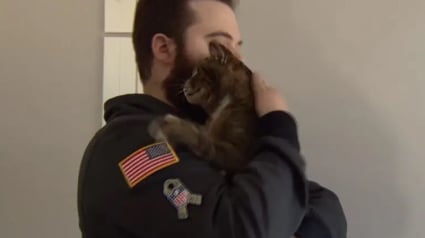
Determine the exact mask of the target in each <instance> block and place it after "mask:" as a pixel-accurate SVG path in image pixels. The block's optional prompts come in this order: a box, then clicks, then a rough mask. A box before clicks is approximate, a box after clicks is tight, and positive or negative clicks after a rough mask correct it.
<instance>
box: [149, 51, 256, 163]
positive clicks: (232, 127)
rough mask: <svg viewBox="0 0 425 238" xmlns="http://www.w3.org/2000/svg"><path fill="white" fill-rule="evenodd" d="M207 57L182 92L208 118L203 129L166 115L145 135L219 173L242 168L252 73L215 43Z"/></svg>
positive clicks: (248, 140) (248, 139)
mask: <svg viewBox="0 0 425 238" xmlns="http://www.w3.org/2000/svg"><path fill="white" fill-rule="evenodd" d="M210 54H211V56H210V57H208V58H207V59H205V60H204V61H202V62H201V63H200V64H199V65H198V67H197V68H196V70H195V72H194V75H193V76H192V77H191V78H190V79H189V80H188V81H187V82H186V84H185V85H184V90H183V91H184V94H185V96H186V98H187V100H188V101H189V102H190V103H192V104H196V105H200V106H202V107H203V108H204V110H205V111H206V112H207V113H208V114H209V119H208V121H207V122H206V124H205V125H198V124H194V123H192V122H190V121H187V120H183V119H180V118H178V117H175V116H172V115H167V116H165V117H163V118H160V119H157V120H154V122H153V123H152V124H151V125H150V128H149V131H150V134H151V135H152V136H153V137H154V138H155V139H156V140H167V141H168V142H169V143H170V144H172V145H184V146H187V147H188V148H189V149H190V150H191V151H192V152H194V153H195V154H196V155H197V156H198V157H199V158H200V159H203V160H206V161H208V162H210V163H211V164H212V165H214V166H216V167H218V168H219V169H224V170H227V171H229V170H235V169H238V168H241V167H242V166H243V165H244V164H245V162H247V159H248V158H249V153H250V151H251V149H252V146H253V141H254V137H255V134H256V120H257V116H256V113H255V107H254V95H253V91H252V88H251V81H252V73H251V71H250V70H249V69H248V67H246V66H245V65H244V64H243V63H242V62H241V61H240V60H239V59H237V58H236V57H235V56H234V55H233V54H232V53H231V52H230V51H229V50H227V49H226V48H225V47H224V46H222V45H220V44H218V43H211V44H210Z"/></svg>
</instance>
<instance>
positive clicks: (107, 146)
mask: <svg viewBox="0 0 425 238" xmlns="http://www.w3.org/2000/svg"><path fill="white" fill-rule="evenodd" d="M168 113H171V114H175V115H177V116H182V115H179V114H178V113H177V112H176V111H175V110H174V109H173V108H172V107H171V106H169V105H167V104H165V103H162V102H161V101H159V100H157V99H155V98H153V97H151V96H148V95H140V94H137V95H124V96H119V97H116V98H113V99H111V100H109V101H108V102H106V104H105V121H106V125H105V126H104V127H103V128H102V129H100V130H99V131H98V132H97V133H96V135H95V136H94V137H93V138H92V140H91V141H90V143H89V145H88V146H87V148H86V151H85V153H84V157H83V160H82V163H81V168H80V174H79V187H78V211H79V222H80V229H81V231H82V234H83V237H86V238H92V237H93V238H94V237H96V238H97V237H120V238H125V237H129V238H130V237H131V238H133V237H155V238H161V237H164V238H165V237H167V238H169V237H182V238H183V237H184V238H190V237H194V238H195V237H196V238H199V237H243V238H249V237H256V238H260V237H270V238H274V237H276V238H283V237H291V236H292V235H293V234H297V236H300V237H302V238H309V237H318V238H327V237H329V238H340V237H341V238H342V237H345V233H346V223H345V216H344V214H343V211H342V208H341V206H340V203H339V201H338V198H337V197H336V195H335V194H333V193H332V192H330V191H329V190H326V189H325V188H322V187H320V186H319V185H318V184H315V183H311V182H308V181H307V180H306V177H305V172H304V171H305V168H304V167H305V166H304V162H303V159H302V157H301V156H300V154H299V143H298V137H297V129H296V123H295V120H294V119H293V117H292V116H291V115H289V114H288V113H286V112H281V111H275V112H271V113H268V114H267V115H265V116H263V117H261V118H259V121H258V123H259V124H258V125H259V128H261V134H260V135H259V136H258V140H257V145H256V148H255V156H254V157H253V158H251V162H250V163H249V165H248V166H247V167H246V169H244V170H243V171H241V172H240V173H237V174H235V175H232V177H230V178H229V177H224V176H223V175H222V174H221V173H220V172H219V171H216V170H215V169H213V168H212V167H210V166H209V165H208V164H207V163H205V162H202V161H200V160H198V159H196V157H195V156H194V155H193V154H192V153H191V152H190V151H186V150H184V149H175V148H171V147H170V146H169V145H167V144H165V143H163V144H159V145H158V144H155V143H154V141H153V139H152V138H151V137H150V136H149V135H148V132H147V126H148V124H149V122H150V121H151V120H152V119H153V118H155V117H157V116H162V115H165V114H168ZM143 153H144V154H143ZM142 154H143V155H144V156H145V155H146V157H147V158H148V159H152V160H150V161H153V159H157V161H160V160H161V161H162V162H161V161H160V162H155V163H156V164H155V163H152V164H149V166H150V167H149V169H150V170H149V171H148V172H147V170H146V169H145V170H143V169H144V168H140V166H139V167H133V168H131V169H132V170H133V171H131V170H130V172H129V171H127V170H126V167H125V166H127V164H130V163H129V162H128V161H130V160H134V161H135V162H131V163H136V162H137V163H141V162H140V161H141V160H143V159H145V158H144V157H143V156H141V155H142ZM161 156H162V157H161ZM158 158H160V159H158ZM144 161H146V160H144ZM167 161H168V162H167ZM127 162H128V163H127ZM126 163H127V164H126ZM143 163H145V162H143ZM161 163H162V164H161ZM130 166H131V164H130ZM134 170H137V173H139V175H140V176H138V175H137V174H136V175H137V176H135V175H134V174H135V173H134ZM131 173H132V174H131ZM142 174H143V176H142ZM131 176H133V177H131ZM134 176H135V177H134ZM167 181H178V182H179V185H182V187H181V189H180V190H177V188H176V187H174V188H173V190H172V191H173V193H166V192H164V189H165V187H164V186H165V185H164V184H166V183H167ZM190 194H196V195H199V197H197V198H198V199H194V196H193V197H192V198H193V199H191V197H190ZM309 197H310V199H309ZM199 198H201V199H199ZM188 202H189V204H187V203H188ZM190 202H193V203H190ZM182 214H183V215H187V217H186V216H183V215H182ZM312 235H313V236H312Z"/></svg>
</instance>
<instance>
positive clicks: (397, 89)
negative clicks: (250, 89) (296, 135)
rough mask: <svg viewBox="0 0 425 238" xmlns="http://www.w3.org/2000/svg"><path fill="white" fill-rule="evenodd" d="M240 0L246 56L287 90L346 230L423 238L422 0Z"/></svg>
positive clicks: (314, 169) (315, 170)
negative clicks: (339, 202)
mask: <svg viewBox="0 0 425 238" xmlns="http://www.w3.org/2000/svg"><path fill="white" fill-rule="evenodd" d="M241 2H242V5H241V8H240V9H239V16H240V20H241V25H242V26H241V27H242V31H243V33H244V37H245V40H246V46H245V48H244V50H245V56H246V58H247V60H248V62H249V63H250V64H251V65H252V66H255V67H256V68H258V69H259V70H261V71H263V72H264V73H265V74H266V75H268V78H269V80H271V81H272V82H273V83H274V84H275V85H277V86H278V87H279V88H280V89H281V90H282V91H284V92H285V93H286V95H287V97H288V98H289V101H290V104H291V105H292V109H293V111H294V113H295V114H296V115H297V118H298V120H299V124H300V131H301V132H300V133H301V137H302V145H303V151H304V154H305V156H306V158H307V160H308V166H309V173H310V177H312V178H314V179H317V180H318V181H319V182H323V183H324V184H326V185H329V186H330V187H331V188H332V189H334V190H335V191H336V192H337V193H338V194H339V195H340V197H341V199H342V202H343V205H344V207H345V209H346V213H347V216H348V222H349V237H351V238H360V237H374V238H399V237H404V238H415V237H423V236H424V232H423V226H424V224H425V223H424V221H425V150H424V146H425V14H424V13H425V1H423V0H403V1H399V0H350V1H341V0H322V1H299V0H298V1H297V0H291V1H288V0H286V1H281V0H269V1H258V0H245V1H241Z"/></svg>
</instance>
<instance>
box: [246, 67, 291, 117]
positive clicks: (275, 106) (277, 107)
mask: <svg viewBox="0 0 425 238" xmlns="http://www.w3.org/2000/svg"><path fill="white" fill-rule="evenodd" d="M252 87H253V90H254V94H255V107H256V109H257V114H258V116H259V117H261V116H264V115H266V114H267V113H269V112H272V111H286V112H287V111H288V110H289V108H288V104H287V103H286V100H285V99H284V98H283V97H282V96H281V95H280V94H279V92H278V91H277V90H276V89H274V88H272V87H270V86H269V85H267V83H266V81H265V80H264V78H263V77H262V76H260V75H259V74H254V77H253V82H252Z"/></svg>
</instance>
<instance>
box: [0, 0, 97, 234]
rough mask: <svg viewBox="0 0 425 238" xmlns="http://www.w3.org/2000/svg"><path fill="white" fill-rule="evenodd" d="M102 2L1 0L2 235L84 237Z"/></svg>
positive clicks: (0, 207)
mask: <svg viewBox="0 0 425 238" xmlns="http://www.w3.org/2000/svg"><path fill="white" fill-rule="evenodd" d="M102 29H103V1H100V0H98V1H87V0H72V1H63V0H60V1H53V0H32V1H16V0H1V1H0V108H1V112H0V187H1V190H2V192H1V195H0V237H4V238H20V237H34V238H38V237H40V238H42V237H46V238H50V237H52V238H53V237H63V238H67V237H69V238H71V237H72V238H75V237H79V231H78V224H77V211H76V208H77V206H76V201H77V200H76V190H77V173H78V166H79V163H80V159H81V155H82V153H83V149H84V147H85V146H86V144H87V142H88V140H89V138H90V137H91V136H92V134H93V133H94V132H95V130H96V127H97V126H98V125H99V123H100V117H99V114H100V110H101V107H100V102H101V85H102V84H101V77H102V75H101V73H102V44H103V33H102V32H103V31H102Z"/></svg>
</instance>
